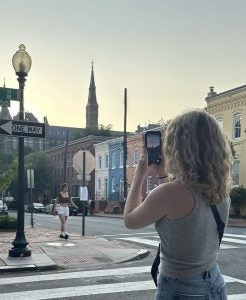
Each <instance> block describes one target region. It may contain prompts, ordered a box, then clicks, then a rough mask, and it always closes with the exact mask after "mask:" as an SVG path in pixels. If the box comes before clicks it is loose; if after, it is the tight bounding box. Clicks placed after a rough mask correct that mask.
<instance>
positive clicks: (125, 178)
mask: <svg viewBox="0 0 246 300" xmlns="http://www.w3.org/2000/svg"><path fill="white" fill-rule="evenodd" d="M126 121H127V89H126V88H125V90H124V137H123V180H124V200H126V198H127V189H128V182H127V177H126V163H127V140H126Z"/></svg>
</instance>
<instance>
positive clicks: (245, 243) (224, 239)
mask: <svg viewBox="0 0 246 300" xmlns="http://www.w3.org/2000/svg"><path fill="white" fill-rule="evenodd" d="M222 242H230V243H234V244H243V245H246V240H239V239H230V238H223V240H222Z"/></svg>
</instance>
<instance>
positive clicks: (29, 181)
mask: <svg viewBox="0 0 246 300" xmlns="http://www.w3.org/2000/svg"><path fill="white" fill-rule="evenodd" d="M27 187H28V188H29V189H30V207H31V222H30V223H31V226H32V228H33V225H34V220H33V199H32V189H33V188H34V170H33V169H28V170H27Z"/></svg>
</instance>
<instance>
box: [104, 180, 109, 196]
mask: <svg viewBox="0 0 246 300" xmlns="http://www.w3.org/2000/svg"><path fill="white" fill-rule="evenodd" d="M104 192H105V199H108V178H107V177H105V178H104Z"/></svg>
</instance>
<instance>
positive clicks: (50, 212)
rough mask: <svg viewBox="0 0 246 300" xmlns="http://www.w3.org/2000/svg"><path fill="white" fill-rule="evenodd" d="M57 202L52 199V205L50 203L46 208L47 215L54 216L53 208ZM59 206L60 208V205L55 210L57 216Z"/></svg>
mask: <svg viewBox="0 0 246 300" xmlns="http://www.w3.org/2000/svg"><path fill="white" fill-rule="evenodd" d="M55 201H56V199H52V200H51V203H50V204H47V205H46V206H45V213H46V214H52V208H53V205H54V203H55ZM57 206H58V205H56V208H55V213H56V214H57Z"/></svg>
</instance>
